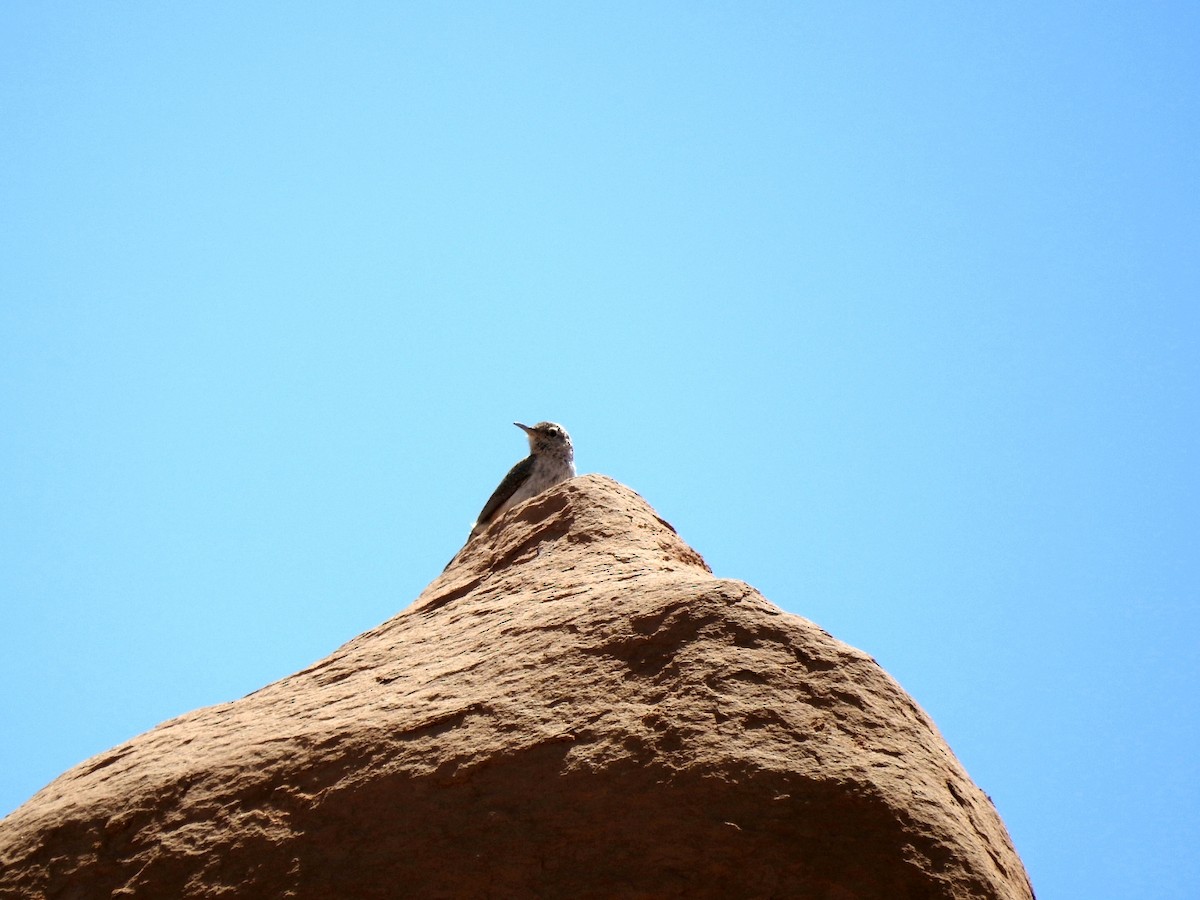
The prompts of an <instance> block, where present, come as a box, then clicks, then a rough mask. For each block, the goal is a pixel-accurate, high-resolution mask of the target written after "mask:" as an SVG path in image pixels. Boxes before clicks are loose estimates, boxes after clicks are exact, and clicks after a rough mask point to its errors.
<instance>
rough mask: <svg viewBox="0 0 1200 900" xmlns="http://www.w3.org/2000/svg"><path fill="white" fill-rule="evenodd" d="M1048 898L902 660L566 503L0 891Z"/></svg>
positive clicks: (35, 803)
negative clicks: (913, 688) (840, 637)
mask: <svg viewBox="0 0 1200 900" xmlns="http://www.w3.org/2000/svg"><path fill="white" fill-rule="evenodd" d="M110 894H111V895H113V896H116V897H147V898H150V897H153V898H162V897H176V896H178V897H234V896H236V897H239V898H246V897H264V898H267V897H270V898H276V897H295V898H331V897H346V898H351V897H353V898H393V897H422V898H441V897H445V898H461V897H572V898H574V897H584V898H587V897H596V898H635V897H636V898H642V897H644V898H659V897H722V898H727V897H762V898H767V897H781V898H783V897H787V898H797V897H798V898H819V900H868V898H878V900H906V898H968V897H970V898H1032V896H1033V894H1032V891H1031V889H1030V887H1029V882H1028V879H1027V878H1026V875H1025V871H1024V868H1023V867H1022V865H1021V862H1020V860H1019V859H1018V858H1017V855H1016V853H1015V852H1014V850H1013V847H1012V845H1011V843H1010V841H1009V838H1008V835H1007V833H1006V832H1005V829H1004V825H1003V824H1002V823H1001V821H1000V818H999V817H998V816H997V814H996V811H995V809H994V808H993V807H992V805H991V803H990V802H989V801H988V799H987V798H986V797H985V796H984V794H983V793H982V792H981V791H980V790H979V789H978V788H977V787H976V786H975V785H974V784H972V783H971V781H970V779H969V778H968V777H967V775H966V773H965V772H964V771H963V769H962V767H961V765H959V763H958V761H957V760H956V759H955V758H954V755H953V754H952V753H951V752H950V750H949V748H948V747H947V746H946V744H945V743H944V741H943V740H942V738H941V736H940V735H939V734H938V732H937V730H936V728H935V727H934V725H933V723H932V722H930V720H929V719H928V717H927V716H926V715H925V714H924V713H923V712H922V711H921V710H920V708H918V707H917V705H916V704H915V703H914V702H913V701H912V700H911V699H910V698H909V697H908V696H907V695H906V694H905V693H904V691H902V690H901V689H900V687H899V686H898V685H897V684H896V683H895V682H894V681H893V680H892V679H891V678H890V677H888V675H887V674H886V673H885V672H884V671H883V670H882V669H880V668H879V666H878V665H877V664H876V663H875V662H874V661H873V660H871V659H870V658H869V657H867V656H865V655H864V654H862V653H860V652H858V651H857V650H854V649H852V648H850V647H848V646H846V645H845V644H842V643H840V642H839V641H836V640H834V639H833V638H832V637H830V636H829V635H828V634H826V633H825V632H824V631H822V630H821V629H820V628H818V627H817V626H815V625H813V624H812V623H811V622H808V621H807V620H805V619H801V618H799V617H797V616H793V615H789V614H786V613H784V612H782V611H781V610H780V609H778V608H777V607H775V606H774V605H772V604H771V603H770V602H768V601H767V600H765V599H764V598H763V597H762V596H761V595H760V594H758V592H756V591H755V590H754V589H753V588H751V587H749V586H748V585H746V584H743V583H742V582H739V581H729V580H723V579H717V578H714V577H713V576H712V574H711V572H710V571H709V569H708V567H707V566H706V565H705V563H704V561H703V560H702V559H701V558H700V557H699V556H698V555H697V554H696V553H695V552H694V551H693V550H692V549H691V548H689V547H688V546H687V545H686V544H684V543H683V542H682V541H681V540H680V539H679V538H678V537H677V536H676V534H675V532H674V531H673V530H672V529H671V527H670V526H669V525H667V524H666V523H665V522H663V521H662V520H661V519H659V518H658V517H657V516H656V515H655V513H654V511H653V510H652V509H651V508H650V507H649V506H648V505H647V504H646V503H645V501H644V500H642V499H641V497H639V496H638V495H637V494H635V493H633V492H632V491H630V490H629V489H628V488H625V487H623V486H621V485H619V484H617V483H616V482H613V481H611V480H609V479H607V478H603V477H599V476H584V477H581V478H575V479H573V480H571V481H568V482H566V483H564V484H561V485H558V486H557V487H555V488H552V489H551V490H549V491H547V492H546V493H544V494H542V495H540V496H538V497H536V498H534V499H533V500H531V501H529V502H527V503H525V504H523V505H521V506H518V507H517V508H515V509H513V510H511V511H510V512H509V513H507V514H506V515H505V516H503V517H502V518H501V519H500V520H499V521H497V522H496V523H494V524H493V525H492V526H491V528H490V529H489V530H488V531H487V532H485V533H484V534H483V535H481V536H480V537H479V538H478V539H477V540H475V541H473V542H472V543H471V544H470V545H469V546H468V547H467V548H466V549H465V550H464V551H463V552H462V553H461V554H460V555H459V556H458V558H457V559H456V561H455V563H454V564H453V565H452V566H451V567H450V568H449V569H448V570H447V571H446V572H444V573H443V574H442V575H441V576H440V577H439V578H438V579H437V580H436V581H434V582H433V583H432V584H431V585H430V586H429V587H428V588H427V589H426V590H425V592H424V593H423V594H421V596H420V597H418V598H417V600H416V602H414V603H413V604H412V605H411V606H410V607H408V609H406V610H404V611H403V612H401V613H400V614H399V615H397V616H395V617H394V618H392V619H390V620H389V621H387V622H385V623H384V624H382V625H380V626H379V627H378V628H376V629H374V630H372V631H369V632H367V633H366V634H363V635H361V636H360V637H358V638H356V639H354V640H353V641H351V642H350V643H348V644H346V645H345V646H343V647H342V648H340V649H339V650H337V651H336V652H335V653H334V654H332V655H331V656H329V657H328V658H326V659H324V660H322V661H320V662H318V663H316V664H315V665H313V666H311V667H310V668H308V669H305V670H304V671H302V672H298V673H296V674H295V675H292V676H290V677H289V678H285V679H283V680H282V681H279V682H276V683H275V684H271V685H268V686H267V687H265V688H263V689H261V690H259V691H256V692H255V693H253V694H251V695H249V696H248V697H245V698H243V699H241V700H238V701H235V702H233V703H227V704H224V705H221V706H214V707H209V708H206V709H200V710H197V711H195V712H193V713H189V714H188V715H185V716H181V717H180V718H177V719H172V720H171V721H168V722H164V723H163V724H162V725H160V726H158V727H157V728H154V729H153V730H151V731H149V732H147V733H145V734H143V735H141V736H139V737H137V738H134V739H133V740H131V741H129V742H128V743H125V744H122V745H121V746H119V747H116V748H114V749H113V750H111V751H110V752H108V753H105V754H102V755H101V756H98V757H95V758H94V759H91V760H88V761H87V762H85V763H83V764H81V765H79V766H76V767H75V768H74V769H71V770H70V771H68V772H66V773H65V774H64V775H62V776H61V777H59V778H58V779H57V780H55V781H54V782H52V783H51V784H50V785H49V786H47V787H46V788H45V789H43V790H42V791H41V792H40V793H38V794H37V795H36V796H34V797H33V798H32V799H31V800H30V801H29V802H28V803H26V804H25V805H24V806H22V807H21V808H20V809H18V810H16V811H15V812H14V813H12V815H10V816H9V817H7V818H6V819H4V820H3V821H2V822H0V896H4V897H7V896H21V897H28V898H43V897H45V898H55V900H58V898H93V897H108V896H109V895H110Z"/></svg>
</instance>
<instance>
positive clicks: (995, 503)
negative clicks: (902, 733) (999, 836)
mask: <svg viewBox="0 0 1200 900" xmlns="http://www.w3.org/2000/svg"><path fill="white" fill-rule="evenodd" d="M1198 98H1200V5H1197V4H1195V3H1191V2H1189V3H1170V2H1164V3H1144V4H1134V3H1101V2H1096V3H1086V2H1080V3H1074V2H1071V3H1049V4H1048V3H1045V2H1036V3H1035V2H1013V3H1003V4H983V3H968V4H963V3H948V2H932V3H920V4H897V3H871V4H853V3H802V2H793V3H705V2H688V3H651V4H646V3H628V4H623V3H615V2H614V3H602V4H588V5H584V4H575V3H560V2H554V3H544V4H542V3H513V4H503V3H487V4H472V3H461V4H415V3H414V4H401V3H379V4H370V3H355V4H342V3H336V4H335V3H325V4H315V3H279V4H274V5H272V4H270V3H253V4H246V3H202V4H201V3H195V4H162V3H153V4H151V3H135V2H128V3H120V4H98V3H79V4H72V3H33V2H13V3H6V4H4V5H3V7H2V8H0V135H2V138H0V511H2V516H0V604H2V606H0V609H2V611H3V619H2V622H3V627H2V628H0V679H2V683H3V691H2V692H0V721H2V722H3V731H4V734H5V737H4V740H3V741H0V813H6V812H8V811H10V810H11V809H13V808H15V807H16V806H17V805H19V804H20V803H21V802H23V801H24V800H25V799H27V798H28V797H29V796H30V795H31V794H33V793H34V791H36V790H37V789H38V788H40V787H42V786H43V785H44V784H46V783H47V782H49V781H50V780H51V779H52V778H54V777H55V776H56V775H57V774H59V773H60V772H61V771H63V770H65V769H66V768H68V767H69V766H72V765H74V764H75V763H78V762H80V761H82V760H83V759H85V758H87V757H89V756H91V755H93V754H95V753H98V752H100V751H102V750H104V749H106V748H108V747H110V746H112V745H114V744H116V743H119V742H121V741H124V740H126V739H127V738H130V737H132V736H133V735H135V734H138V733H140V732H142V731H144V730H146V729H148V728H151V727H152V726H154V725H155V724H157V723H158V722H160V721H162V720H164V719H167V718H170V717H172V716H175V715H179V714H181V713H184V712H186V711H188V710H190V709H194V708H196V707H199V706H204V705H209V704H213V703H219V702H223V701H227V700H231V699H234V698H237V697H239V696H242V695H244V694H246V693H248V692H250V691H252V690H254V689H255V688H257V687H259V686H261V685H263V684H265V683H267V682H269V681H272V680H275V679H278V678H281V677H284V676H286V675H288V674H290V673H292V672H294V671H296V670H298V669H300V668H302V667H304V666H305V665H307V664H308V663H310V662H312V661H313V660H316V659H319V658H320V657H322V656H324V655H326V654H328V653H329V652H331V651H332V650H333V649H335V648H336V647H337V646H339V645H340V644H341V643H343V642H344V641H346V640H348V639H350V638H352V637H354V636H355V635H356V634H358V633H360V632H362V631H364V630H366V629H368V628H371V627H372V626H374V625H376V624H378V623H379V622H381V621H383V620H384V619H386V618H388V617H389V616H391V615H393V614H394V613H396V612H398V611H399V610H401V609H402V608H404V607H405V606H406V605H407V604H408V603H409V602H410V601H411V600H412V599H413V598H414V597H416V595H417V594H418V593H419V592H420V591H421V589H422V588H423V587H424V586H425V585H426V584H427V583H428V582H429V581H430V580H432V579H433V578H434V577H435V576H436V575H437V574H438V573H439V572H440V570H441V567H442V565H443V564H444V563H445V562H446V560H447V559H449V558H450V557H451V556H452V555H453V554H454V552H455V551H456V550H457V549H458V547H459V545H460V544H461V543H462V541H463V539H464V538H465V536H466V533H467V530H468V529H469V527H470V524H471V521H472V520H473V518H474V516H475V514H476V513H477V512H478V510H479V507H480V506H481V505H482V503H483V501H484V500H485V499H486V497H487V495H488V493H489V492H490V491H491V489H492V488H493V487H494V486H495V484H496V483H497V481H498V480H499V479H500V477H501V476H502V475H503V474H504V472H505V471H507V469H508V467H509V466H510V465H511V464H512V463H514V462H515V461H516V460H517V459H519V458H520V457H521V456H523V455H524V453H525V450H526V444H525V440H524V437H523V436H522V435H521V433H520V432H518V431H517V430H516V429H515V428H513V426H512V425H511V424H510V423H511V422H512V421H514V420H521V421H531V420H539V419H552V420H556V421H559V422H562V423H563V424H564V425H566V427H567V428H568V429H569V430H570V432H571V434H572V436H573V437H574V440H575V446H576V450H577V462H578V464H579V468H580V471H583V472H600V473H603V474H606V475H610V476H612V477H614V478H616V479H618V480H619V481H622V482H624V483H626V484H628V485H630V486H631V487H633V488H634V489H635V490H637V491H638V492H640V493H641V494H642V495H643V496H644V497H645V498H646V499H647V500H648V501H649V502H650V503H651V504H652V505H653V506H654V507H655V508H656V509H657V510H658V512H659V513H660V514H661V515H662V516H663V517H664V518H666V519H667V520H669V521H670V522H672V523H673V524H674V525H675V526H676V528H677V529H678V530H679V532H680V533H681V535H682V536H683V537H684V539H685V540H687V541H688V542H689V543H691V544H692V545H693V546H694V547H695V548H696V549H697V550H699V551H700V552H701V553H702V554H703V555H704V556H705V557H706V558H707V560H708V561H709V563H710V564H711V565H712V567H713V568H714V570H715V571H716V573H717V574H718V575H721V576H728V577H734V578H740V579H743V580H745V581H748V582H750V583H751V584H753V585H755V586H756V587H758V588H759V589H760V590H762V591H763V592H764V593H765V594H766V595H767V597H769V598H770V599H771V600H773V601H774V602H776V603H778V604H779V605H780V606H782V607H784V608H785V609H787V610H790V611H792V612H795V613H798V614H800V615H803V616H806V617H808V618H810V619H812V620H814V621H816V622H817V623H818V624H820V625H821V626H823V627H824V628H826V629H827V630H829V631H830V632H832V633H833V634H834V635H835V636H837V637H839V638H841V639H842V640H845V641H847V642H848V643H850V644H853V645H855V646H857V647H859V648H861V649H863V650H865V651H866V652H868V653H870V654H872V655H873V656H874V657H875V658H876V659H878V660H879V662H880V663H881V664H882V665H883V666H884V667H885V668H886V669H887V670H888V671H889V672H891V673H892V675H894V676H895V677H896V678H897V679H898V680H899V681H900V683H901V684H903V685H904V686H905V687H906V688H907V689H908V690H909V691H910V692H911V693H912V694H913V696H914V697H915V698H916V699H917V701H918V702H919V703H920V704H921V705H922V706H923V707H924V708H925V709H926V710H927V711H928V712H929V713H930V714H931V715H932V716H933V718H934V720H935V721H936V722H937V723H938V725H939V727H940V728H941V730H942V732H943V733H944V735H945V737H946V739H947V740H948V741H949V743H950V745H951V747H952V748H953V749H954V750H955V752H956V753H957V754H958V756H959V757H960V758H961V760H962V761H963V763H964V765H965V766H966V768H967V770H968V771H969V772H970V774H971V775H972V777H973V778H974V779H975V780H976V781H977V782H978V784H979V785H980V786H981V787H982V788H983V789H984V790H985V791H987V792H988V793H989V794H990V795H991V796H992V798H993V799H994V800H995V802H996V805H997V807H998V809H999V811H1000V814H1001V815H1002V817H1003V818H1004V820H1005V822H1006V823H1007V825H1008V828H1009V830H1010V831H1011V833H1012V835H1013V839H1014V841H1015V843H1016V845H1017V849H1018V851H1019V852H1020V853H1021V855H1022V857H1023V859H1024V860H1025V863H1026V865H1027V866H1028V868H1029V871H1030V873H1031V876H1032V878H1033V881H1034V885H1035V888H1036V889H1037V890H1038V892H1039V895H1040V896H1041V897H1042V898H1043V900H1051V898H1087V900H1096V898H1120V900H1128V898H1131V897H1147V898H1156V900H1163V898H1188V900H1192V898H1195V897H1198V896H1200V854H1198V853H1197V849H1196V848H1197V846H1200V762H1198V760H1200V752H1198V750H1197V747H1198V746H1200V683H1198V682H1200V679H1198V677H1197V676H1198V667H1200V653H1198V651H1200V637H1198V635H1200V563H1198V558H1200V554H1198V550H1200V516H1198V512H1197V510H1198V509H1200V490H1198V487H1200V475H1198V463H1200V460H1198V456H1197V450H1198V444H1200V441H1198V436H1197V413H1198V411H1200V352H1198V348H1197V337H1198V335H1200V327H1198V326H1200V147H1198V141H1197V137H1198V132H1200V99H1198ZM496 649H497V652H503V647H497V648H496Z"/></svg>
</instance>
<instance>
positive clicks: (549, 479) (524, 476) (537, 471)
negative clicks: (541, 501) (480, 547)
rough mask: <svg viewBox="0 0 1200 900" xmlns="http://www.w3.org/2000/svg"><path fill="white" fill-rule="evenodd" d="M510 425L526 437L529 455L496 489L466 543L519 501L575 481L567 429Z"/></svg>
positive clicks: (554, 424) (547, 424)
mask: <svg viewBox="0 0 1200 900" xmlns="http://www.w3.org/2000/svg"><path fill="white" fill-rule="evenodd" d="M513 424H514V425H516V426H517V427H518V428H520V429H521V430H522V431H524V432H525V434H526V435H527V436H528V437H529V455H528V456H527V457H525V458H524V459H523V460H521V461H520V462H519V463H517V464H516V465H515V466H513V467H512V468H511V469H509V470H508V474H507V475H505V476H504V480H503V481H501V482H500V486H499V487H497V488H496V490H494V491H492V496H490V497H488V501H487V503H485V504H483V509H482V510H480V512H479V517H478V518H477V519H476V520H475V525H474V527H472V528H471V535H470V537H469V538H467V540H468V541H469V540H470V539H471V538H473V537H475V536H476V535H477V534H479V532H481V531H483V530H484V529H485V528H486V527H487V526H488V524H489V523H491V522H494V521H495V520H496V519H498V518H500V516H501V515H503V514H504V513H505V512H507V511H508V510H509V509H511V508H512V507H514V506H516V505H517V504H518V503H520V502H522V501H523V500H528V499H529V498H530V497H536V496H537V495H538V494H540V493H541V492H542V491H544V490H546V489H547V488H550V487H553V486H554V485H556V484H559V483H560V482H563V481H566V480H567V479H568V478H574V477H575V448H574V447H572V446H571V436H570V435H569V434H567V429H565V428H563V427H562V426H561V425H559V424H558V423H557V422H538V423H537V424H536V425H534V426H532V427H530V426H529V425H522V424H521V423H520V422H513Z"/></svg>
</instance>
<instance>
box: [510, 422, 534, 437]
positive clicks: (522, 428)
mask: <svg viewBox="0 0 1200 900" xmlns="http://www.w3.org/2000/svg"><path fill="white" fill-rule="evenodd" d="M513 424H514V425H516V426H517V427H518V428H520V429H521V430H522V431H523V432H525V433H526V434H531V433H532V432H533V429H532V428H530V427H529V426H528V425H522V424H521V423H520V422H513Z"/></svg>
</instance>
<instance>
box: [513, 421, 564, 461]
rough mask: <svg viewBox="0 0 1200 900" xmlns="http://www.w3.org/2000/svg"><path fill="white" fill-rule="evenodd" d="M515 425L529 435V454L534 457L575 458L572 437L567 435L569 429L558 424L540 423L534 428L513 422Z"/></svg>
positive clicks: (533, 426)
mask: <svg viewBox="0 0 1200 900" xmlns="http://www.w3.org/2000/svg"><path fill="white" fill-rule="evenodd" d="M513 424H514V425H516V426H517V427H518V428H520V429H521V430H522V431H523V432H525V434H526V435H528V437H529V452H530V453H532V454H533V455H534V456H540V455H541V454H543V453H552V454H555V455H558V456H565V457H566V458H567V459H571V458H572V457H573V456H574V449H573V448H572V446H571V436H570V435H569V434H567V429H565V428H563V427H562V426H561V425H559V424H558V423H557V422H538V423H537V424H536V425H532V426H531V425H522V424H521V423H520V422H513Z"/></svg>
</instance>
